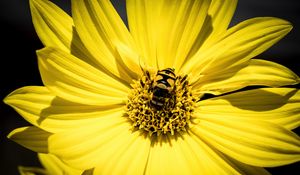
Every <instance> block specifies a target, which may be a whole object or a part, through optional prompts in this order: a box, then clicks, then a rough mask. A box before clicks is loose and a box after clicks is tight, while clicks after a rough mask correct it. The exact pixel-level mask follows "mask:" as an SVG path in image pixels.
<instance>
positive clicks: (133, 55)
mask: <svg viewBox="0 0 300 175" xmlns="http://www.w3.org/2000/svg"><path fill="white" fill-rule="evenodd" d="M115 45H116V50H117V52H118V54H119V56H117V57H116V59H118V62H119V63H120V65H122V66H123V67H124V69H125V70H126V71H127V72H128V75H129V76H130V77H131V78H133V79H135V80H137V79H139V78H140V76H141V75H142V74H143V72H142V70H141V67H143V66H145V65H144V61H143V60H142V59H141V58H140V55H139V54H138V53H137V52H135V51H134V50H132V49H131V48H130V47H128V46H126V45H125V44H123V43H116V44H115Z"/></svg>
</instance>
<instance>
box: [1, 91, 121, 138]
mask: <svg viewBox="0 0 300 175" xmlns="http://www.w3.org/2000/svg"><path fill="white" fill-rule="evenodd" d="M4 102H5V103H6V104H8V105H10V106H11V107H13V108H14V109H15V110H16V111H17V112H18V113H19V114H21V115H22V116H23V117H24V119H25V120H27V121H28V122H30V123H31V124H33V125H34V126H37V127H39V128H41V129H43V130H46V131H48V132H52V133H57V132H61V131H65V130H69V129H74V128H78V127H80V126H85V125H89V124H90V123H95V122H101V120H102V119H103V118H105V117H113V116H120V115H122V114H123V112H124V110H123V106H118V105H114V106H105V107H99V106H90V105H82V104H78V103H72V102H69V101H66V100H63V99H61V98H59V97H56V96H55V95H53V94H52V93H51V92H50V91H49V90H48V89H47V88H46V87H38V86H28V87H23V88H20V89H17V90H15V91H14V92H12V93H11V94H9V95H8V96H7V97H6V98H5V99H4Z"/></svg>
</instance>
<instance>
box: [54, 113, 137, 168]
mask: <svg viewBox="0 0 300 175" xmlns="http://www.w3.org/2000/svg"><path fill="white" fill-rule="evenodd" d="M127 122H128V119H127V118H126V117H123V116H116V117H106V118H104V119H103V120H102V121H101V122H97V123H96V122H95V123H93V124H89V125H87V126H82V127H78V128H76V129H72V130H68V131H65V132H61V133H57V134H54V135H53V136H51V137H50V138H49V152H50V153H53V154H55V155H56V156H58V157H59V158H60V159H62V160H63V161H64V162H65V163H67V164H68V165H70V166H72V167H74V168H77V169H90V168H93V167H95V166H100V168H102V169H103V167H105V165H106V164H107V163H108V162H109V160H110V159H111V158H112V157H113V156H114V155H115V154H116V152H117V151H124V150H126V149H128V146H129V145H130V144H133V142H134V140H135V139H136V138H137V137H141V136H139V134H138V133H136V134H134V133H132V131H130V128H131V127H132V126H131V124H129V123H127ZM133 145H134V144H133Z"/></svg>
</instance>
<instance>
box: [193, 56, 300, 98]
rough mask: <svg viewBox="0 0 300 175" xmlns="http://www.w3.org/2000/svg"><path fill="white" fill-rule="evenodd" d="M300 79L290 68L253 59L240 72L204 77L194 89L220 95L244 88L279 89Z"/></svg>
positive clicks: (196, 83)
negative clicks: (256, 86) (264, 87)
mask: <svg viewBox="0 0 300 175" xmlns="http://www.w3.org/2000/svg"><path fill="white" fill-rule="evenodd" d="M299 82H300V78H299V77H298V76H297V75H296V74H295V73H294V72H292V71H291V70H289V69H288V68H286V67H284V66H282V65H280V64H277V63H274V62H271V61H265V60H259V59H252V60H250V63H249V65H248V66H246V67H244V68H242V69H240V70H239V71H238V72H236V73H234V72H225V73H224V74H222V75H220V76H216V77H211V76H209V75H208V76H203V77H202V78H200V79H199V80H198V81H197V82H195V84H194V85H193V88H195V89H197V91H200V92H201V91H203V92H206V93H212V94H214V95H220V94H223V93H226V92H231V91H234V90H238V89H241V88H244V87H246V86H255V85H260V86H271V87H279V86H285V85H294V84H297V83H299Z"/></svg>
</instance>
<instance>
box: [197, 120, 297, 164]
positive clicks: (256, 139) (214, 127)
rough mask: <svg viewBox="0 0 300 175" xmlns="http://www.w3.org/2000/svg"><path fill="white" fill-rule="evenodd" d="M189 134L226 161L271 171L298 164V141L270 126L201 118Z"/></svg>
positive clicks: (265, 123)
mask: <svg viewBox="0 0 300 175" xmlns="http://www.w3.org/2000/svg"><path fill="white" fill-rule="evenodd" d="M191 130H192V132H193V133H195V134H196V135H197V136H198V137H200V138H202V139H203V140H205V141H206V142H207V143H209V144H210V145H212V146H213V147H215V148H216V149H218V150H220V151H221V152H223V153H225V154H227V155H228V156H229V157H232V158H234V159H237V160H239V161H241V162H243V163H246V164H249V165H253V166H264V167H273V166H280V165H286V164H290V163H293V162H297V161H299V160H300V138H299V137H298V136H297V135H296V134H295V133H293V132H291V131H289V130H287V129H284V128H283V127H281V126H279V125H276V124H273V123H271V122H265V121H261V120H251V119H238V118H235V119H234V120H228V119H227V118H226V116H224V117H223V118H221V117H219V118H201V119H200V121H199V123H198V124H197V125H196V126H195V127H193V128H191Z"/></svg>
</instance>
